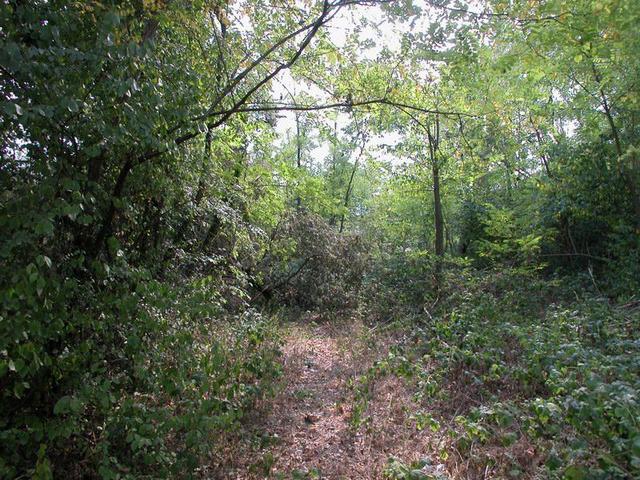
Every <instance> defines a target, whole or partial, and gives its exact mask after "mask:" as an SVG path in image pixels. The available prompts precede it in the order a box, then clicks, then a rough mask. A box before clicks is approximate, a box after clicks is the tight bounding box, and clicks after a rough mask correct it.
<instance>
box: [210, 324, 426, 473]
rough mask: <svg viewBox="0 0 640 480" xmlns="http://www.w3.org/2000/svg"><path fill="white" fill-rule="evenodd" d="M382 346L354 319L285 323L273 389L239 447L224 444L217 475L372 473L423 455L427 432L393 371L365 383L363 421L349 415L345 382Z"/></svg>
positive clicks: (364, 367) (367, 364)
mask: <svg viewBox="0 0 640 480" xmlns="http://www.w3.org/2000/svg"><path fill="white" fill-rule="evenodd" d="M385 348H386V347H385V345H384V343H383V342H382V343H381V342H376V341H374V340H373V339H372V337H371V335H370V332H369V330H368V329H367V327H364V326H363V325H362V324H361V323H359V322H357V321H355V320H353V321H349V320H347V321H343V322H342V323H341V324H340V325H336V324H331V323H320V324H315V323H313V322H309V321H306V322H304V323H299V324H296V325H294V326H291V327H290V328H289V329H288V331H287V334H286V338H285V345H284V350H283V354H284V358H283V362H284V376H283V381H282V385H281V389H280V390H279V393H278V394H277V396H276V397H275V398H274V399H272V400H270V401H268V402H266V403H265V404H264V405H261V406H260V408H259V409H258V413H257V414H256V416H255V418H252V419H250V421H249V422H248V424H249V428H250V431H249V432H244V433H243V434H242V435H241V436H240V438H241V439H243V441H244V445H242V446H238V445H235V446H233V448H231V447H230V450H232V451H231V452H229V455H228V457H227V462H229V463H227V464H226V465H225V467H224V472H221V473H219V474H218V475H219V477H220V478H237V479H249V478H294V479H295V478H326V479H343V478H344V479H376V478H382V477H383V473H382V472H383V469H384V467H385V464H386V463H387V461H388V459H389V458H390V457H392V456H394V457H398V458H400V459H402V460H403V461H404V462H406V463H410V462H411V461H413V460H416V459H418V458H420V457H421V456H423V455H424V452H427V451H428V450H429V448H428V440H429V438H428V434H427V433H426V432H424V431H422V432H419V431H418V430H417V429H416V427H415V423H414V422H413V421H411V420H409V414H410V413H411V412H413V411H414V410H415V405H413V403H412V401H411V398H410V395H409V394H408V392H407V390H406V388H405V386H404V385H403V383H402V381H401V380H400V379H398V378H396V377H393V376H391V377H386V378H384V379H382V380H378V381H377V382H375V383H374V384H373V385H372V387H371V389H370V391H369V393H368V397H369V402H368V406H367V408H366V410H365V412H364V416H365V417H366V418H367V421H366V422H364V423H363V424H362V425H361V426H359V427H355V426H354V425H353V422H352V421H351V419H352V410H353V407H354V389H353V388H350V385H351V384H352V382H354V381H355V380H356V379H357V377H358V376H359V375H361V374H363V373H366V371H367V370H368V368H369V367H370V366H371V365H372V364H373V362H374V360H375V359H376V358H381V355H383V354H384V350H385ZM247 439H250V440H247Z"/></svg>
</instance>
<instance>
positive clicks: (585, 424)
mask: <svg viewBox="0 0 640 480" xmlns="http://www.w3.org/2000/svg"><path fill="white" fill-rule="evenodd" d="M452 275H453V274H452ZM455 275H457V281H456V283H455V285H456V287H455V288H452V287H451V286H452V285H454V284H453V283H452V284H450V285H451V286H450V287H447V289H446V290H445V289H443V290H442V291H441V292H440V296H439V299H438V301H437V302H436V304H435V305H433V304H429V305H428V307H431V310H429V309H428V307H425V310H424V313H423V314H422V315H414V316H413V317H412V323H413V325H414V326H413V328H412V331H413V333H412V335H411V337H410V338H408V339H407V340H406V341H405V342H403V343H402V344H401V345H399V346H398V347H396V349H394V350H392V351H390V352H389V354H388V355H387V357H385V358H383V359H381V360H379V361H378V362H377V363H376V364H375V365H374V366H372V368H371V369H370V370H369V371H368V372H367V373H366V374H365V375H363V376H361V377H360V378H359V379H358V380H357V381H355V382H354V386H355V392H356V395H355V398H356V403H355V407H354V415H353V418H352V421H353V423H354V426H359V425H361V424H363V423H366V422H367V416H366V411H367V402H368V400H369V395H370V392H371V386H372V384H373V382H375V380H376V379H377V378H379V377H381V376H384V375H388V374H395V375H398V376H402V377H405V378H407V379H408V380H409V381H410V382H411V384H412V385H413V386H414V392H415V400H416V401H417V402H418V403H419V404H420V405H421V406H422V409H421V410H420V411H417V412H413V414H412V415H411V417H412V420H413V421H414V422H415V425H416V428H418V429H419V430H424V431H425V435H431V436H432V437H433V441H432V442H431V444H432V445H433V449H434V452H432V453H433V454H434V455H436V456H439V458H440V460H441V461H442V462H444V463H445V464H446V465H447V470H448V471H449V473H450V474H452V475H454V476H455V477H456V478H482V477H483V476H484V475H487V474H491V475H492V476H495V477H498V478H564V479H626V478H637V477H638V476H639V475H640V400H638V399H639V392H640V340H639V339H638V331H639V327H640V302H638V301H637V300H635V301H634V300H633V299H631V300H628V301H625V302H622V303H617V304H614V303H611V302H610V301H609V300H608V299H605V298H602V297H600V296H597V295H595V294H593V293H588V292H587V291H585V290H578V289H576V288H575V286H578V285H580V283H579V282H577V281H573V280H571V279H562V282H560V279H555V280H554V279H548V278H547V279H544V278H542V277H540V276H539V275H538V274H537V273H534V272H526V271H508V270H507V271H504V270H503V271H499V272H487V271H483V272H478V271H475V272H474V271H471V270H468V269H461V270H459V271H457V272H456V273H455ZM461 285H464V287H462V286H461ZM561 285H564V287H561ZM571 285H573V286H574V288H572V287H571ZM394 462H395V463H394ZM394 462H391V463H390V467H389V469H388V471H387V474H388V476H389V478H397V479H401V478H432V477H430V476H426V475H423V476H416V475H418V470H419V469H417V468H413V467H411V466H407V465H403V464H402V462H400V461H399V460H395V461H394ZM398 462H399V463H398ZM414 467H415V466H414ZM394 472H395V473H394ZM398 472H400V473H398ZM402 472H404V473H402ZM412 472H413V473H412Z"/></svg>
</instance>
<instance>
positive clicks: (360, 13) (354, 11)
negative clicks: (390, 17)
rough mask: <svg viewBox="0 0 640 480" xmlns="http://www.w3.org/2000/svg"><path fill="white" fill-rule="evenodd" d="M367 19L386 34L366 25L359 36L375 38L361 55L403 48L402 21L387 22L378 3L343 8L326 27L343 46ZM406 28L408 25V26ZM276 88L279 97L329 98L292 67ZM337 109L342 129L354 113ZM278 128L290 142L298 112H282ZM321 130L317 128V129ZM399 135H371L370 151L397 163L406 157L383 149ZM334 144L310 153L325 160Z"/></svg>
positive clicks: (369, 56) (372, 56)
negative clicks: (293, 73)
mask: <svg viewBox="0 0 640 480" xmlns="http://www.w3.org/2000/svg"><path fill="white" fill-rule="evenodd" d="M363 20H366V21H367V22H368V23H370V24H378V25H380V26H381V29H380V30H381V31H382V35H380V34H379V32H378V31H376V29H374V28H373V27H371V26H366V27H364V28H362V29H361V31H360V33H359V38H360V39H361V40H362V41H365V40H372V45H374V46H372V47H371V48H368V49H366V50H361V51H360V52H358V55H359V57H360V58H361V59H375V58H376V57H377V55H378V54H379V53H380V52H381V51H382V49H383V48H385V47H386V48H387V49H388V50H390V51H392V52H394V51H399V49H400V39H401V35H402V32H401V31H400V30H398V28H399V27H400V26H399V25H394V26H393V28H392V26H391V25H390V24H388V23H387V24H386V25H385V24H384V22H385V16H384V14H383V12H382V10H381V9H380V8H379V7H377V6H358V7H354V8H347V9H343V10H342V11H341V12H340V13H339V14H338V15H337V16H336V17H335V18H334V19H332V21H331V23H330V24H329V25H327V26H326V27H324V28H325V29H326V30H325V31H326V32H327V33H328V36H329V39H330V41H331V42H332V43H333V44H334V45H335V46H336V47H338V48H343V47H344V46H345V44H346V40H347V38H348V36H349V35H350V34H351V33H353V31H354V29H355V27H356V25H359V24H361V23H362V22H363ZM405 28H406V27H405ZM272 91H273V94H274V96H275V98H279V97H280V96H283V97H284V98H287V97H288V96H289V93H291V94H293V95H294V96H295V95H296V94H297V93H300V92H305V93H306V94H311V95H313V96H314V97H316V98H318V99H319V100H322V99H327V95H326V93H324V92H322V91H321V90H320V89H319V88H317V87H316V86H314V85H311V84H309V83H306V82H299V81H296V80H295V79H294V78H293V77H292V76H291V74H290V72H289V71H288V70H285V71H283V72H281V74H280V75H279V76H278V77H277V78H276V81H275V82H274V83H273V86H272ZM336 113H337V126H338V130H340V129H341V128H344V127H345V126H347V125H348V124H349V121H350V118H349V117H350V116H349V114H347V113H345V112H336ZM276 132H277V133H278V136H279V137H280V138H279V143H280V144H283V143H285V142H287V140H288V139H289V138H294V137H295V134H296V120H295V113H294V112H281V113H280V114H279V116H278V121H277V124H276ZM316 133H317V132H316ZM398 139H399V135H398V134H393V133H390V134H385V135H375V136H371V135H370V136H369V138H368V141H367V154H369V155H371V156H373V157H374V158H378V159H380V158H381V157H382V156H384V157H385V159H386V160H389V161H391V162H392V163H393V164H401V163H403V162H404V160H403V159H399V158H396V157H392V156H390V155H389V154H388V153H386V152H382V151H381V149H380V146H381V145H385V144H386V145H390V144H395V143H396V142H397V141H398ZM330 153H331V152H330V145H329V143H328V142H324V143H320V144H319V145H318V146H317V147H316V148H315V149H313V150H312V151H311V152H310V153H309V155H310V156H311V157H312V159H313V161H314V162H321V161H323V159H325V158H327V157H328V156H329V155H330ZM357 155H358V151H357V150H356V151H354V152H353V154H352V156H353V157H355V156H357Z"/></svg>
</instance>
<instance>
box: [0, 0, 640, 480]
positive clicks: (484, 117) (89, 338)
mask: <svg viewBox="0 0 640 480" xmlns="http://www.w3.org/2000/svg"><path fill="white" fill-rule="evenodd" d="M481 3H482V5H480V6H477V5H471V6H467V5H465V4H464V2H449V1H440V0H437V1H427V2H424V3H422V2H421V3H416V4H413V2H411V1H402V2H400V1H399V2H385V1H380V2H378V1H351V0H335V1H328V0H326V1H321V2H302V3H290V2H272V3H269V4H265V3H264V2H260V1H253V0H246V1H244V0H243V1H237V2H226V1H220V0H214V1H211V0H199V1H183V0H172V1H146V0H144V1H143V0H125V1H104V2H97V1H95V2H93V1H87V2H85V1H77V2H75V1H55V0H53V1H44V0H42V1H30V2H22V1H14V0H11V1H7V2H3V3H2V4H1V5H0V42H1V48H0V92H1V98H0V111H1V112H2V117H1V120H0V150H1V154H2V163H1V164H0V186H1V188H2V193H1V194H0V232H1V237H0V273H1V275H0V477H2V478H23V477H25V476H34V477H36V478H51V477H52V476H56V477H58V476H61V475H63V474H68V475H70V476H71V477H74V478H75V477H78V478H80V477H83V478H85V477H100V478H127V477H128V478H137V477H140V476H148V477H154V478H156V477H175V476H177V475H185V476H189V475H192V474H195V473H196V472H198V471H205V470H202V465H204V464H207V462H208V463H209V464H212V462H211V458H212V457H215V456H216V455H217V450H216V449H217V448H219V447H221V446H220V445H219V444H217V442H216V436H217V435H218V434H219V433H220V432H223V431H228V430H232V429H234V428H235V427H236V426H237V425H238V423H239V422H241V420H242V418H243V416H244V415H245V413H246V412H247V411H248V410H250V409H251V407H252V404H253V402H254V401H255V400H256V399H257V398H260V397H261V396H262V395H264V394H265V393H267V392H268V391H269V388H270V385H271V381H272V380H273V379H274V378H275V377H276V376H277V375H278V374H279V370H280V367H279V362H278V355H277V351H278V348H277V347H278V345H277V335H276V329H277V327H276V324H275V321H274V319H273V317H274V315H275V312H276V311H277V310H278V308H281V307H286V308H287V309H303V310H320V311H324V312H331V313H332V314H334V313H336V312H340V311H342V310H345V309H352V310H358V311H359V312H360V314H361V315H362V316H363V317H364V318H365V319H366V320H367V321H370V322H382V323H388V322H390V321H391V320H402V321H408V322H409V323H410V324H411V325H412V326H411V327H408V326H406V325H405V327H404V328H407V329H410V330H412V331H413V334H412V337H411V338H412V339H411V341H410V342H409V344H408V345H407V346H406V348H407V352H406V357H402V358H403V359H405V361H407V362H409V364H410V365H409V366H407V365H406V364H403V363H402V362H400V363H398V361H397V360H394V361H390V362H388V364H389V365H390V367H389V368H392V367H393V368H397V369H399V370H400V371H403V372H405V373H406V372H407V371H410V372H412V373H411V376H412V378H415V379H417V385H419V388H420V395H418V396H419V397H420V398H424V399H426V398H435V399H436V400H437V401H441V402H447V401H451V399H452V398H453V399H454V401H457V400H456V398H455V395H456V388H458V391H461V392H465V394H468V395H473V396H475V400H474V402H473V403H474V406H473V408H472V407H471V406H470V405H466V406H465V407H464V409H463V410H462V411H458V412H455V415H453V414H452V415H451V416H450V417H451V418H449V420H452V419H454V418H455V419H456V422H457V425H458V427H456V428H454V429H453V430H452V431H453V435H454V436H457V437H456V438H457V439H458V443H457V444H456V448H457V451H458V452H463V453H464V452H465V451H468V450H469V449H470V446H471V445H472V444H473V443H474V442H476V441H480V442H485V443H488V444H491V445H492V448H498V447H497V446H496V445H502V447H504V448H506V449H508V447H509V446H510V445H512V444H513V443H517V442H524V440H523V439H525V438H526V439H527V441H531V442H534V443H535V442H540V443H539V444H536V445H538V448H543V447H541V446H544V447H545V448H547V449H548V452H547V454H546V456H544V458H541V459H540V461H539V462H538V464H536V465H533V466H532V465H528V466H526V465H523V462H522V461H519V460H518V459H511V460H509V461H507V460H505V459H504V458H502V457H499V456H497V457H496V456H494V457H491V456H490V455H488V456H487V458H485V457H482V456H480V457H477V458H475V459H474V463H473V464H472V465H471V467H469V468H470V470H469V471H470V472H471V473H469V474H470V475H476V473H477V472H481V471H482V468H484V466H485V465H488V464H490V463H491V462H502V463H500V465H501V466H505V465H506V466H509V465H512V466H513V468H514V469H515V470H513V471H515V472H516V473H513V472H511V473H509V471H508V469H507V467H506V466H505V467H504V468H502V467H501V468H502V470H499V471H500V472H501V474H504V475H507V474H509V475H512V476H513V475H515V476H516V477H517V475H518V474H521V473H522V472H524V471H525V470H526V469H527V468H529V470H526V472H527V474H531V475H534V474H539V473H540V472H545V473H543V474H541V475H551V476H553V475H556V476H558V477H561V476H563V475H564V477H565V478H586V476H587V475H591V476H592V478H631V477H633V476H634V475H637V474H638V473H639V472H640V453H639V448H640V433H639V427H638V412H640V406H639V405H638V401H637V395H638V392H640V384H639V378H638V372H639V371H640V368H639V366H638V358H640V356H639V355H638V354H639V353H640V352H638V340H637V338H638V337H637V332H638V326H639V325H638V322H639V313H638V310H639V308H638V305H639V304H638V292H639V291H640V150H639V148H640V143H639V142H640V125H639V122H638V120H639V118H640V117H639V115H640V90H639V89H638V84H639V83H638V82H640V56H639V55H638V53H639V52H640V35H638V31H637V24H638V22H639V21H640V4H638V3H637V2H634V1H632V0H598V1H595V0H579V1H575V0H572V1H568V0H545V1H540V2H527V1H511V2H504V1H501V0H496V1H488V2H481ZM372 11H373V12H374V13H370V12H372ZM351 14H353V15H354V16H353V17H349V16H348V15H351ZM370 15H372V16H371V17H370ZM374 17H375V18H374ZM349 19H350V20H349ZM335 22H338V23H339V24H340V25H346V24H348V25H349V28H350V29H351V30H349V31H348V34H346V35H345V38H343V39H342V40H339V39H337V38H336V37H335V36H332V34H331V32H332V30H331V27H332V25H333V24H334V23H335ZM385 28H386V29H389V30H388V32H391V35H392V36H395V38H396V39H397V42H396V43H395V44H393V45H391V46H390V45H386V44H384V41H383V40H380V41H381V43H382V45H377V46H376V45H375V41H373V40H371V38H377V37H378V36H380V38H388V35H389V34H388V33H387V34H386V35H387V37H384V36H382V34H381V33H380V32H382V31H383V30H384V29H385ZM378 47H379V48H378ZM285 74H286V75H285ZM301 90H302V92H301ZM282 111H289V112H293V113H290V115H289V116H288V117H287V119H288V121H292V120H293V122H294V127H293V128H292V129H289V133H288V134H287V135H284V134H283V133H282V128H278V126H279V125H282V123H283V121H285V120H283V118H282V117H281V116H280V113H279V112H282ZM318 146H324V148H317V147H318ZM533 290H535V291H539V292H540V293H536V294H535V295H531V296H529V295H530V294H531V293H532V291H533ZM416 325H417V327H416ZM414 327H415V328H414ZM497 333H499V335H498V334H497ZM407 358H409V359H410V360H406V359H407ZM374 370H375V369H374ZM378 370H379V369H378ZM378 370H376V371H378ZM374 373H375V372H374ZM458 400H459V399H458ZM425 401H426V400H425ZM450 413H451V412H450ZM422 418H423V420H424V422H427V423H425V425H426V424H429V422H431V423H430V424H431V426H433V427H434V428H435V429H438V428H440V423H439V422H442V421H443V420H442V419H435V418H431V416H428V415H427V416H423V417H422ZM491 422H494V423H491ZM496 422H497V423H496ZM489 424H491V425H494V424H495V425H498V426H499V427H500V428H499V429H498V428H494V429H493V430H492V428H493V427H492V428H489V427H488V426H487V425H489ZM442 429H445V427H444V426H442ZM498 430H499V431H498ZM491 442H494V443H493V444H492V443H491ZM500 442H502V443H500ZM567 445H568V446H567ZM465 449H466V450H465ZM486 451H489V450H486ZM469 455H471V454H470V453H469ZM507 456H508V450H507ZM512 460H513V462H511V461H512ZM509 462H511V463H509ZM536 469H537V470H536ZM397 472H400V473H397ZM397 472H396V473H393V472H391V473H389V475H391V476H393V475H397V476H400V477H401V476H402V475H403V474H402V472H403V470H402V468H401V466H398V469H397ZM589 472H591V473H589ZM406 478H409V477H406Z"/></svg>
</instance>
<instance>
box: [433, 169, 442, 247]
mask: <svg viewBox="0 0 640 480" xmlns="http://www.w3.org/2000/svg"><path fill="white" fill-rule="evenodd" d="M431 172H432V174H433V211H434V220H435V222H434V224H435V235H436V255H437V256H438V257H442V256H444V220H443V219H442V199H441V198H440V169H439V167H438V163H437V162H432V163H431Z"/></svg>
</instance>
